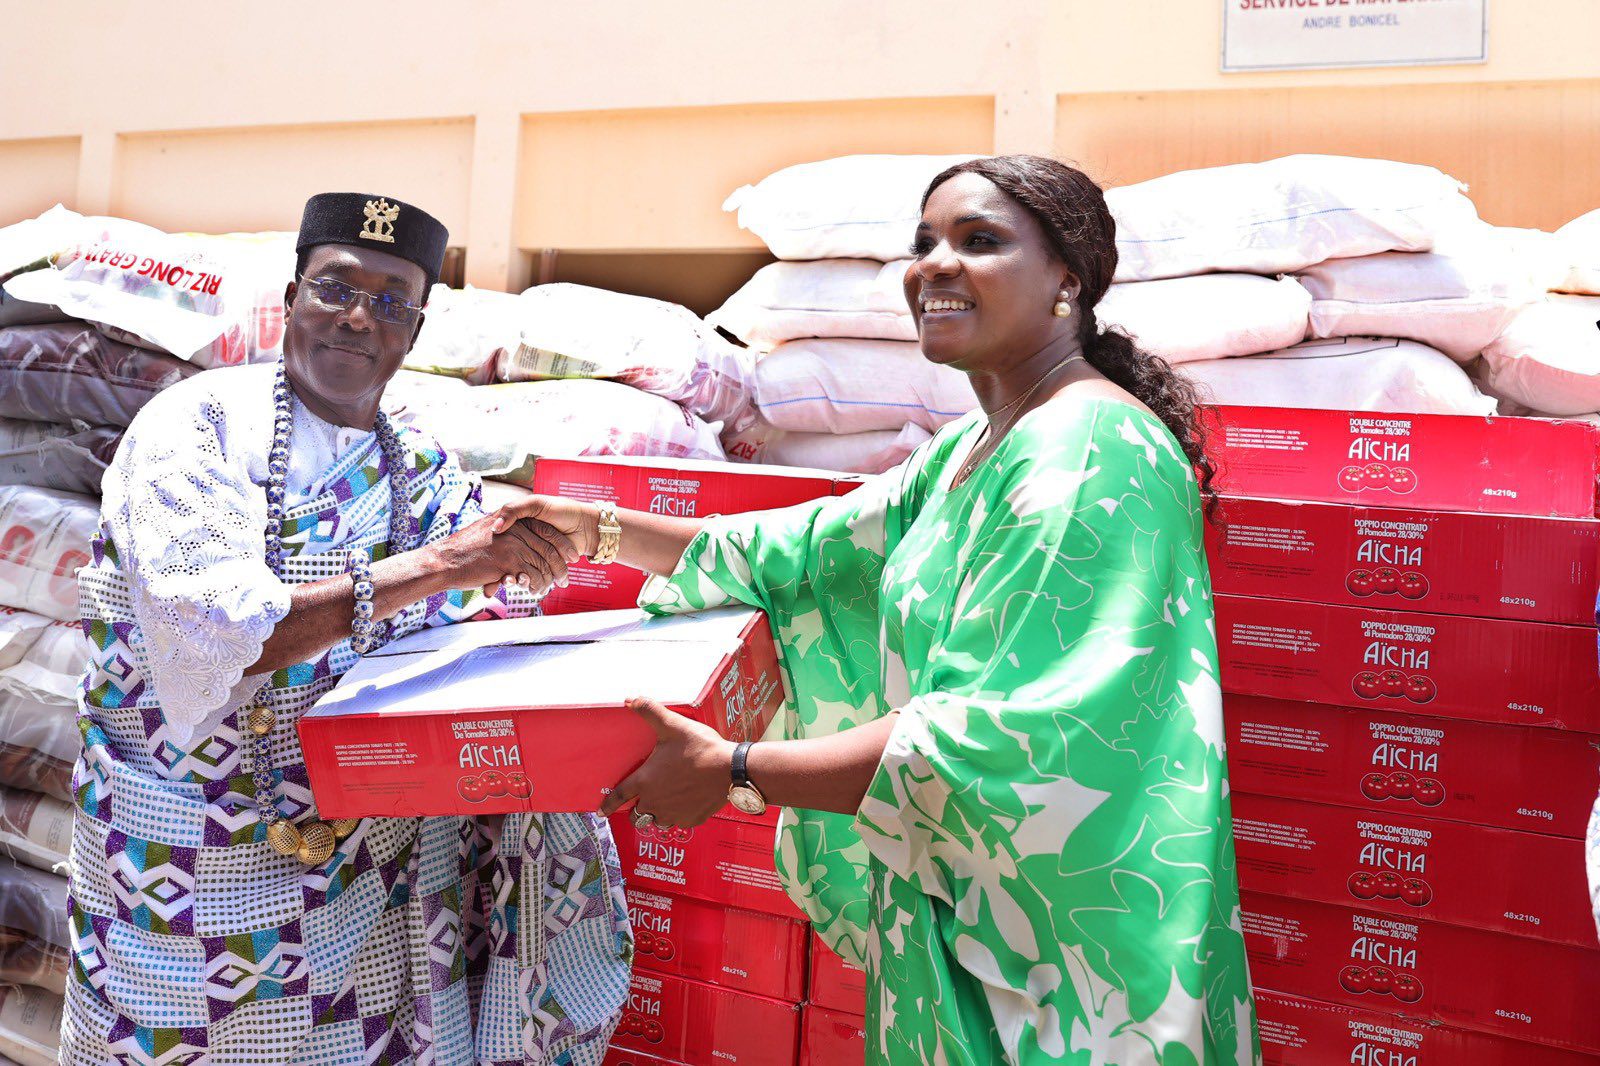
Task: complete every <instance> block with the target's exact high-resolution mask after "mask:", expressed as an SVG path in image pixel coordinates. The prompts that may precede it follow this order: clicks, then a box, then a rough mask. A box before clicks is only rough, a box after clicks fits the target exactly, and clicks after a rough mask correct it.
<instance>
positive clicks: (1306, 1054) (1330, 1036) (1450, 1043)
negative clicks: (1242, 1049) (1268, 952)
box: [1256, 989, 1595, 1066]
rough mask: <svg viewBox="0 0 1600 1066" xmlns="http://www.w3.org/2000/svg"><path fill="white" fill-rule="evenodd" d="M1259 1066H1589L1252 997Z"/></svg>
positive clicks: (1491, 1039) (1403, 1021)
mask: <svg viewBox="0 0 1600 1066" xmlns="http://www.w3.org/2000/svg"><path fill="white" fill-rule="evenodd" d="M1256 1017H1257V1019H1258V1020H1259V1022H1260V1025H1261V1053H1262V1061H1263V1063H1264V1066H1351V1064H1352V1063H1360V1064H1363V1066H1594V1063H1595V1059H1594V1057H1593V1056H1590V1055H1585V1054H1582V1053H1581V1052H1577V1051H1562V1050H1560V1049H1558V1048H1553V1047H1541V1046H1539V1045H1537V1044H1525V1043H1523V1042H1522V1041H1520V1040H1508V1039H1506V1038H1505V1037H1501V1036H1490V1035H1488V1034H1486V1033H1474V1032H1471V1031H1469V1030H1466V1029H1455V1028H1452V1027H1450V1026H1447V1025H1434V1024H1432V1023H1429V1022H1423V1021H1418V1020H1416V1019H1411V1018H1405V1017H1400V1016H1396V1015H1393V1014H1383V1013H1379V1012H1378V1011H1371V1010H1357V1009H1355V1008H1353V1007H1343V1006H1339V1005H1336V1004H1333V1003H1322V1002H1319V1001H1318V1000H1314V999H1305V998H1303V997H1301V996H1286V995H1283V994H1282V993H1279V992H1268V991H1263V990H1261V989H1257V990H1256Z"/></svg>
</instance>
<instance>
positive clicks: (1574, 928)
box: [1233, 778, 1600, 948]
mask: <svg viewBox="0 0 1600 1066" xmlns="http://www.w3.org/2000/svg"><path fill="white" fill-rule="evenodd" d="M1430 780H1431V779H1430V778H1421V779H1417V778H1409V779H1407V782H1406V784H1407V787H1408V789H1409V787H1410V786H1411V785H1413V784H1415V785H1416V787H1417V788H1418V789H1420V788H1421V787H1422V785H1421V784H1420V782H1426V781H1430ZM1440 791H1441V792H1442V788H1441V789H1440ZM1233 838H1234V845H1235V847H1236V848H1237V852H1238V859H1239V884H1240V885H1241V886H1242V887H1244V888H1246V889H1248V890H1249V891H1252V892H1268V893H1271V894H1272V895H1275V896H1295V897H1297V898H1300V899H1314V900H1320V901H1321V902H1323V903H1338V904H1343V905H1346V906H1351V907H1362V908H1365V909H1367V910H1372V911H1382V912H1384V913H1387V914H1390V915H1394V916H1397V917H1401V918H1404V919H1407V920H1410V919H1414V918H1427V919H1430V920H1432V921H1436V922H1449V923H1450V924H1452V925H1470V926H1473V927H1474V928H1477V929H1488V930H1492V931H1495V932H1502V933H1512V934H1515V935H1517V936H1531V937H1537V938H1539V939H1541V940H1553V941H1557V942H1560V943H1566V944H1577V945H1579V946H1580V947H1589V948H1593V947H1600V943H1597V942H1596V938H1595V922H1594V913H1593V911H1592V910H1591V909H1590V906H1589V891H1588V879H1587V876H1586V874H1585V872H1584V861H1583V842H1582V841H1581V840H1567V839H1565V838H1563V837H1553V836H1545V835H1544V834H1543V833H1518V832H1514V831H1512V830H1510V829H1490V828H1488V827H1485V826H1477V825H1464V824H1462V823H1460V822H1446V821H1442V820H1440V819H1435V818H1418V817H1415V816H1413V815H1411V814H1410V813H1409V812H1407V813H1405V814H1401V813H1400V812H1398V811H1385V812H1383V813H1382V814H1374V813H1372V812H1370V811H1362V810H1356V809H1355V808H1352V807H1335V806H1332V805H1329V804H1324V803H1307V802H1305V801H1303V800H1289V799H1277V798H1274V797H1270V796H1253V795H1250V794H1249V793H1245V792H1234V793H1233ZM1486 856H1492V857H1493V858H1492V861H1485V858H1486Z"/></svg>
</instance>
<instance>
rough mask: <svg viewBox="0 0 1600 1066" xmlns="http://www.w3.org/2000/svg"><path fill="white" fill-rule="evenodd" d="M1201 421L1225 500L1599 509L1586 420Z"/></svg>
mask: <svg viewBox="0 0 1600 1066" xmlns="http://www.w3.org/2000/svg"><path fill="white" fill-rule="evenodd" d="M1203 417H1204V418H1205V421H1206V426H1207V429H1208V430H1209V438H1208V441H1207V446H1206V447H1207V452H1208V454H1209V455H1210V456H1211V458H1212V460H1213V462H1215V463H1216V464H1217V466H1218V476H1217V481H1216V488H1217V490H1218V491H1219V492H1223V493H1226V494H1228V495H1230V496H1263V497H1271V498H1273V499H1282V500H1319V501H1322V502H1325V503H1360V504H1364V505H1367V506H1374V505H1376V506H1382V507H1387V506H1400V507H1411V508H1421V509H1425V510H1439V511H1481V512H1483V513H1485V514H1522V515H1551V516H1558V517H1565V518H1588V517H1591V516H1592V515H1593V514H1594V513H1595V480H1596V475H1597V474H1600V428H1597V427H1595V426H1591V425H1589V424H1588V423H1586V422H1566V421H1555V420H1551V419H1542V418H1478V417H1473V416H1469V415H1412V414H1379V413H1373V412H1366V411H1314V410H1301V409H1298V408H1293V409H1291V408H1284V407H1233V406H1216V407H1208V408H1206V409H1205V412H1204V416H1203Z"/></svg>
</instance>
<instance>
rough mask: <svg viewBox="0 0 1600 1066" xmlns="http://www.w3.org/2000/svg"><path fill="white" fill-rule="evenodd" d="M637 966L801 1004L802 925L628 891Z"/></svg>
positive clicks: (803, 966) (803, 967)
mask: <svg viewBox="0 0 1600 1066" xmlns="http://www.w3.org/2000/svg"><path fill="white" fill-rule="evenodd" d="M628 915H629V917H630V918H631V919H632V920H633V935H634V946H635V952H634V967H635V968H636V969H638V970H646V971H649V972H650V973H658V974H670V975H671V976H673V977H687V978H689V979H690V980H694V981H704V982H706V983H707V984H713V985H723V986H725V987H728V988H736V989H738V990H739V991H741V992H749V993H751V994H753V995H758V996H770V997H772V998H773V999H785V1000H789V1001H790V1002H799V1001H800V1000H801V999H804V998H805V982H806V939H807V928H806V924H805V923H804V922H802V921H797V920H796V919H793V918H780V917H778V916H776V915H772V914H763V913H762V912H760V911H747V910H741V909H740V908H737V907H725V906H722V905H721V904H716V903H707V902H705V901H704V900H698V899H689V898H687V897H684V896H669V895H663V894H662V893H659V892H648V891H645V890H644V889H640V888H629V889H628Z"/></svg>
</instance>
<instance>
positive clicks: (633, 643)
mask: <svg viewBox="0 0 1600 1066" xmlns="http://www.w3.org/2000/svg"><path fill="white" fill-rule="evenodd" d="M640 694H648V695H650V696H652V697H654V698H655V699H658V700H660V701H661V702H662V703H664V704H666V705H667V706H668V707H671V708H673V709H674V710H676V711H679V712H680V713H682V714H687V715H689V716H691V717H693V718H695V719H696V720H698V721H701V722H704V723H706V724H707V725H710V726H712V727H713V728H715V729H716V730H717V731H718V732H719V733H721V734H722V735H724V736H727V737H730V738H734V739H754V738H756V737H759V736H760V735H761V734H762V733H763V732H764V731H765V730H766V727H767V725H768V724H769V723H770V722H771V721H772V718H773V716H774V715H775V714H776V713H777V710H778V708H779V706H780V705H781V704H782V702H783V680H782V676H781V674H780V672H779V668H778V653H777V648H776V646H775V645H774V644H773V641H772V634H771V631H770V630H769V628H768V626H767V620H766V616H765V615H763V614H762V613H761V612H759V611H750V610H745V609H742V608H739V609H734V608H728V609H723V610H720V611H709V612H705V613H703V614H698V615H684V616H681V617H677V618H649V617H647V616H646V615H644V614H643V613H642V612H640V611H612V612H606V613H601V614H591V615H584V616H582V617H567V618H519V619H505V620H501V621H494V622H473V623H469V624H466V625H459V626H446V627H442V628H439V629H431V630H425V631H423V632H421V633H417V634H414V635H412V636H409V637H406V638H404V639H402V640H397V641H395V642H394V643H393V644H390V645H389V646H387V647H385V648H382V649H380V650H378V651H376V652H374V653H372V654H371V655H368V656H367V657H365V658H364V659H362V660H361V661H360V662H358V663H357V664H356V665H355V666H354V667H353V668H352V669H351V670H350V671H349V672H348V673H346V674H345V675H344V677H343V678H341V679H340V681H339V684H338V685H336V686H335V687H334V688H333V689H332V690H330V691H329V692H328V693H327V694H326V695H324V696H323V697H322V698H321V699H320V700H318V701H317V704H316V706H314V707H313V708H312V709H311V710H310V711H308V712H307V713H306V714H305V715H304V716H302V717H301V719H300V722H299V731H300V744H301V747H302V748H304V750H305V760H306V769H307V771H308V772H309V773H310V776H311V788H312V792H313V793H314V794H315V796H316V800H317V809H318V811H319V812H320V813H321V815H322V817H324V818H364V817H368V816H383V817H409V816H415V815H435V814H496V813H503V812H508V811H518V810H532V811H592V810H594V809H595V808H596V807H598V806H599V805H600V801H601V800H602V799H603V798H604V795H605V793H606V792H607V791H609V790H610V788H611V787H612V786H613V785H615V784H616V783H617V782H619V781H621V780H622V779H623V778H624V777H626V776H627V775H628V774H629V773H631V772H632V771H633V770H634V769H636V768H637V767H638V766H639V764H641V763H642V762H644V760H645V758H646V757H647V756H648V755H649V754H650V751H651V749H652V748H653V747H654V746H655V733H654V732H653V731H652V730H651V729H650V727H649V725H648V724H646V723H645V722H644V721H643V720H642V719H641V718H639V716H638V715H637V714H635V713H634V712H633V711H630V710H628V709H627V708H626V707H625V706H624V705H623V701H624V700H626V699H627V698H628V697H630V696H635V695H640Z"/></svg>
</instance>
